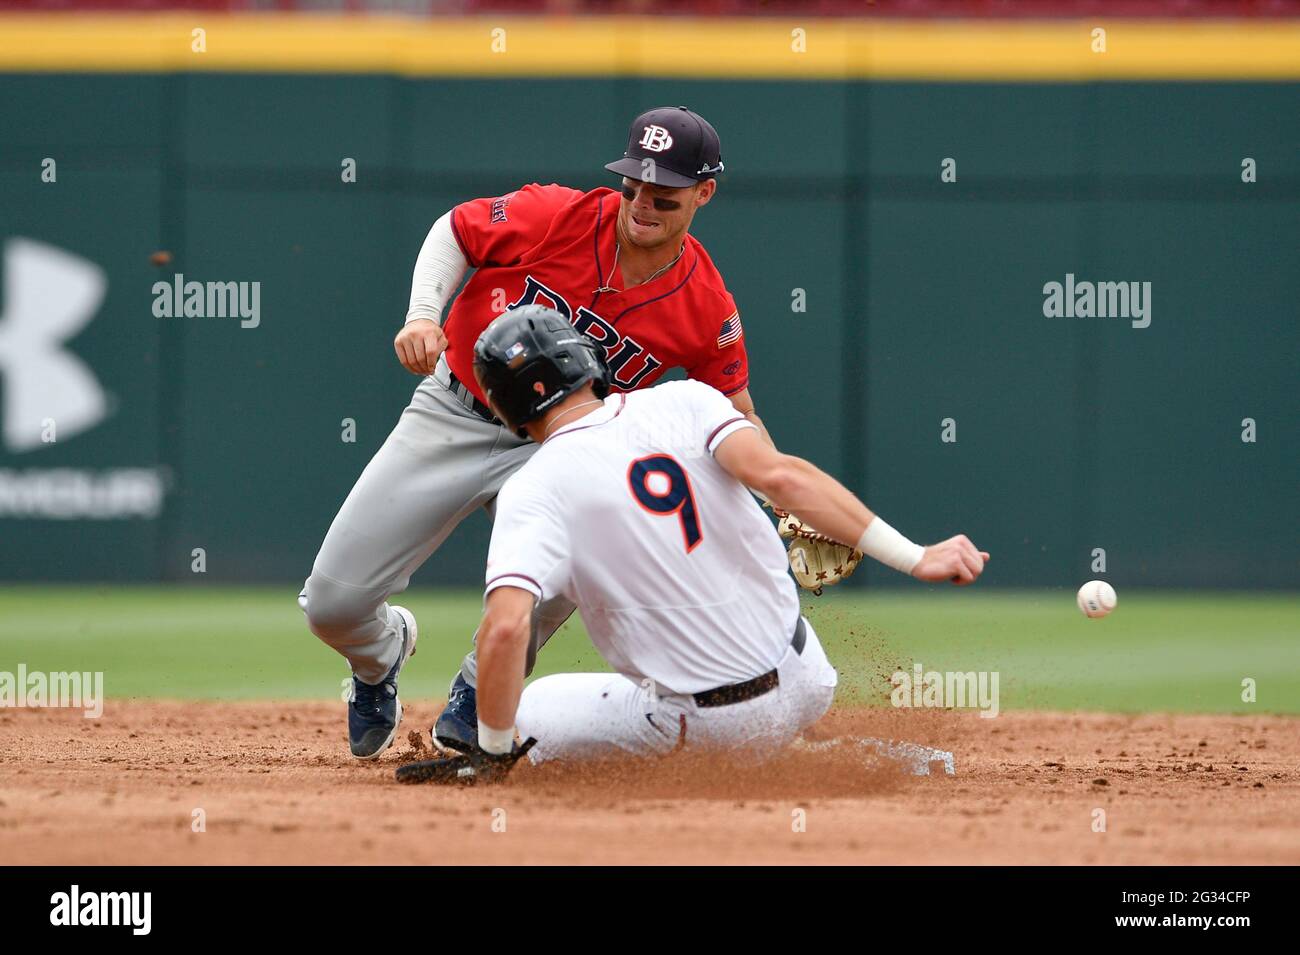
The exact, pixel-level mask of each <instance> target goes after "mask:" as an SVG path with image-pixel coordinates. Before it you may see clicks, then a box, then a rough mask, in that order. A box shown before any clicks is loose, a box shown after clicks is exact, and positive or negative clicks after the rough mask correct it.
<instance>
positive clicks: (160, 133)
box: [0, 72, 1300, 597]
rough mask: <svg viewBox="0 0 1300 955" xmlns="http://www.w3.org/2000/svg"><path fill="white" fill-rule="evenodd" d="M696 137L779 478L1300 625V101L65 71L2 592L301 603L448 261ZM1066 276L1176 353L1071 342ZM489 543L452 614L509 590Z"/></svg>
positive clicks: (1207, 92) (9, 195)
mask: <svg viewBox="0 0 1300 955" xmlns="http://www.w3.org/2000/svg"><path fill="white" fill-rule="evenodd" d="M664 103H671V104H676V103H684V104H688V105H690V106H691V107H692V108H694V109H696V110H698V111H700V112H701V113H703V114H704V115H705V116H707V117H709V118H710V119H711V120H712V122H713V123H714V124H715V125H716V126H717V128H718V130H719V132H720V133H721V136H722V139H723V156H724V159H725V161H726V164H727V173H726V175H725V177H724V179H723V181H722V183H721V188H720V190H719V193H718V196H717V199H716V201H714V202H713V203H712V204H710V205H709V206H708V207H707V208H706V209H705V210H703V211H702V212H701V213H700V214H699V216H698V217H697V219H696V227H695V232H696V234H697V235H698V236H699V238H700V239H701V240H702V241H703V242H704V244H705V245H706V247H707V248H708V249H709V251H710V253H711V254H712V256H713V258H714V260H715V261H716V263H717V264H718V266H719V268H720V269H721V270H722V272H723V274H724V275H725V276H726V277H727V279H728V283H729V285H730V287H731V289H732V291H733V293H734V295H735V297H736V299H737V301H738V303H739V305H740V312H741V316H742V319H743V323H744V328H745V335H746V342H747V344H748V348H749V353H750V358H751V363H752V392H753V395H754V397H755V399H756V401H757V404H758V408H759V411H760V413H761V414H762V415H763V416H764V419H765V420H766V422H767V424H768V427H769V429H770V430H771V433H772V435H773V437H774V438H775V440H776V441H777V443H778V444H779V445H780V446H781V447H783V448H784V449H787V450H789V451H791V452H794V453H797V454H800V455H805V456H807V457H809V458H810V459H812V460H813V461H815V462H817V463H818V464H820V465H822V466H823V467H824V468H826V469H827V470H829V471H831V472H832V473H834V474H836V475H837V476H838V477H840V478H841V479H843V480H844V482H845V483H846V484H848V485H849V486H850V487H852V488H853V489H855V490H856V491H858V492H860V493H862V494H863V495H864V496H865V497H866V499H867V501H868V502H869V503H870V504H871V505H872V506H873V507H875V508H876V509H878V510H879V511H880V512H881V513H882V514H884V515H885V516H886V518H887V519H888V520H889V521H890V522H891V523H893V524H894V525H895V526H897V527H899V528H900V529H903V530H905V531H906V532H907V533H908V534H909V535H911V536H913V537H914V538H917V539H920V540H931V539H936V538H939V537H941V536H947V535H948V534H951V533H954V532H957V531H964V532H966V533H968V534H969V535H970V536H971V537H972V538H974V539H975V540H976V542H977V543H979V544H980V546H981V547H983V548H985V549H987V550H990V551H992V552H993V554H994V560H993V562H992V564H991V565H990V567H989V570H988V573H987V574H986V577H985V578H984V580H983V581H981V586H1066V585H1068V586H1074V585H1077V583H1078V582H1081V581H1082V580H1084V579H1087V578H1088V577H1091V576H1106V577H1107V578H1108V579H1111V580H1112V581H1114V582H1115V583H1116V584H1117V585H1121V586H1122V585H1130V586H1131V585H1139V586H1146V585H1150V586H1169V585H1177V586H1180V587H1220V586H1222V587H1270V588H1285V587H1290V588H1294V587H1296V586H1297V585H1298V584H1300V552H1298V551H1297V547H1296V541H1297V527H1300V520H1298V517H1300V515H1298V513H1297V511H1298V510H1300V509H1298V507H1297V475H1298V474H1300V466H1298V465H1300V452H1298V451H1297V448H1298V447H1300V443H1298V442H1300V401H1298V400H1297V377H1298V376H1297V355H1298V354H1300V305H1298V303H1300V253H1298V249H1300V241H1298V239H1297V234H1298V230H1297V227H1298V226H1300V124H1297V123H1296V118H1297V116H1298V115H1300V86H1297V85H1296V84H1294V83H1253V82H1252V83H1245V82H1242V83H1230V82H1213V83H1211V82H1179V83H1165V82H1161V83H1146V82H1112V83H1097V84H1090V83H1059V84H1058V83H1051V84H1044V83H1028V82H1021V83H1014V84H992V83H982V82H961V83H940V82H901V81H897V82H895V81H875V80H853V81H847V82H836V81H831V80H818V81H802V82H800V81H794V80H787V79H781V80H746V81H731V80H720V79H709V80H698V79H686V78H681V79H658V80H657V79H651V78H645V77H640V76H624V77H619V78H615V79H600V78H568V79H560V80H555V79H549V80H548V79H532V78H511V79H491V78H446V77H428V78H401V77H396V76H376V75H366V74H361V75H282V74H274V75H258V74H203V73H188V74H168V73H162V74H154V73H151V74H147V75H146V74H140V75H126V74H112V73H108V74H100V75H78V74H67V73H53V72H52V73H40V74H26V73H10V74H3V75H0V241H3V243H4V256H3V264H2V266H0V270H2V271H3V276H2V278H3V283H4V284H3V305H2V307H3V310H4V311H3V318H0V379H3V391H2V392H0V415H2V416H3V441H2V442H0V580H8V581H14V580H23V581H31V580H140V581H148V580H187V581H188V580H194V579H195V569H196V567H199V566H201V567H202V571H203V573H204V574H205V575H206V576H205V577H204V578H203V579H206V580H213V581H217V580H220V581H248V582H253V581H284V582H285V583H286V586H287V588H288V590H290V591H292V592H294V593H296V590H293V588H294V586H295V585H296V583H297V582H298V581H300V580H301V578H303V577H305V576H306V574H307V573H308V572H309V570H310V567H311V561H312V558H313V556H314V554H315V550H316V547H317V546H318V544H319V542H320V540H321V538H322V537H323V535H324V533H325V530H326V528H327V527H328V525H329V522H330V520H331V518H332V516H333V514H334V512H335V510H336V509H337V507H338V505H339V504H340V503H341V502H342V500H343V498H344V496H345V495H346V494H347V491H348V489H349V488H350V487H351V485H352V483H353V481H354V480H355V479H356V477H357V475H358V474H359V473H360V472H361V470H362V468H363V467H364V466H365V464H366V462H367V460H369V457H370V456H371V454H373V452H374V451H375V450H376V449H377V448H378V447H379V445H380V444H381V442H382V441H383V439H384V437H385V435H386V434H387V433H388V431H389V429H390V428H391V427H392V425H393V423H394V422H395V420H396V418H397V416H398V414H399V413H400V411H401V409H402V407H403V406H404V405H405V403H406V401H407V400H408V398H409V395H410V393H411V391H412V390H413V389H414V387H415V384H416V381H415V379H414V378H413V377H412V376H411V375H410V374H408V373H407V372H405V371H404V370H402V369H401V367H400V366H399V365H398V364H397V362H396V360H395V358H394V355H393V350H392V346H391V339H392V336H393V334H394V333H395V332H396V330H397V328H398V327H399V326H400V324H401V321H402V318H403V315H404V313H405V308H406V299H407V296H408V293H409V287H410V286H409V283H410V271H411V266H412V263H413V261H414V258H415V254H416V252H417V250H418V248H419V246H420V243H421V241H422V239H423V237H424V234H425V232H426V231H427V229H428V227H429V225H430V224H431V223H432V221H433V220H434V219H435V218H437V216H439V215H440V214H441V213H442V212H444V211H445V210H446V209H447V208H448V207H450V206H451V205H452V204H454V203H456V202H458V201H461V200H463V199H466V198H470V197H474V196H482V195H495V194H500V193H504V192H507V191H510V190H512V189H514V188H516V187H517V186H519V185H520V184H522V183H524V182H528V181H532V180H539V181H543V182H547V181H552V180H554V181H559V182H562V183H566V184H569V185H573V186H576V187H583V188H587V187H593V186H596V185H601V184H608V183H610V182H611V181H612V177H609V176H608V174H606V173H605V172H604V171H603V169H602V168H601V167H602V164H603V163H604V162H607V161H609V160H610V159H612V158H615V157H616V156H617V154H618V153H619V152H620V151H621V148H622V143H623V137H624V136H625V132H626V123H627V121H628V119H629V118H630V117H631V116H633V115H634V114H635V113H637V112H638V111H640V110H641V109H643V108H645V107H647V106H649V105H658V104H664ZM48 159H52V160H53V161H54V165H53V167H52V170H53V181H47V180H49V179H50V178H51V177H50V175H49V171H50V169H51V167H50V166H49V164H48V163H46V162H45V160H48ZM348 159H351V160H355V163H356V181H355V182H345V181H343V176H342V174H341V172H342V166H343V163H344V161H345V160H348ZM945 160H952V162H949V163H945ZM1247 160H1249V162H1247ZM1243 163H1245V167H1243ZM945 169H947V170H949V175H948V176H947V177H946V178H948V179H953V176H952V173H953V172H955V180H954V181H945V176H944V172H945ZM1244 169H1245V170H1246V172H1247V175H1246V178H1248V179H1249V178H1252V176H1251V170H1253V179H1254V181H1243V170H1244ZM157 252H166V253H168V254H169V259H168V256H154V253H157ZM151 257H152V258H151ZM164 259H168V260H167V261H163V260H164ZM177 273H180V274H183V276H184V277H185V279H186V280H198V281H203V282H247V283H253V282H256V283H258V295H259V296H260V298H259V305H260V311H259V316H258V320H257V324H256V327H244V326H245V325H248V324H249V323H248V322H242V323H241V321H240V319H239V318H238V317H234V318H208V317H205V318H186V317H171V318H166V317H158V316H157V315H155V298H156V296H155V292H154V285H155V283H157V282H159V281H163V282H171V281H172V280H173V278H174V276H175V275H176V274H177ZM1067 276H1073V280H1072V281H1073V282H1074V283H1075V286H1076V291H1077V289H1078V288H1080V287H1081V283H1084V282H1091V283H1138V285H1137V289H1138V290H1146V289H1149V292H1148V291H1143V292H1142V293H1141V294H1142V302H1143V308H1144V309H1145V315H1144V316H1135V315H1132V314H1126V315H1125V316H1123V317H1105V318H1103V317H1096V316H1091V317H1088V316H1084V317H1080V316H1076V317H1066V316H1065V315H1059V316H1048V315H1045V314H1044V310H1045V300H1046V298H1047V296H1046V295H1045V293H1044V286H1045V285H1047V284H1048V283H1051V282H1058V283H1061V284H1062V286H1065V285H1066V284H1067V282H1069V281H1071V280H1070V279H1067ZM1145 283H1149V285H1146V284H1145ZM1124 288H1125V289H1126V290H1127V289H1128V288H1129V286H1128V285H1125V287H1124ZM1117 289H1118V287H1117V286H1111V287H1110V291H1109V294H1110V295H1111V296H1112V299H1111V301H1112V303H1113V304H1115V305H1116V307H1117V308H1118V307H1119V306H1120V305H1121V304H1122V303H1121V302H1120V300H1119V297H1118V296H1119V292H1118V290H1117ZM1103 294H1106V293H1103ZM1071 304H1072V305H1073V304H1074V300H1072V302H1071ZM1128 305H1129V312H1130V313H1132V312H1134V311H1135V309H1136V305H1137V300H1136V299H1135V300H1133V301H1130V302H1129V303H1128ZM344 419H350V420H351V421H352V422H354V426H355V440H354V441H346V440H344V437H345V436H346V435H345V431H346V429H347V426H346V425H345V423H344ZM1246 419H1250V421H1249V422H1247V423H1246V424H1243V421H1245V420H1246ZM48 422H52V423H53V427H52V428H51V427H50V426H49V424H48ZM1243 435H1245V437H1246V438H1248V439H1249V438H1253V440H1243ZM50 438H52V439H53V440H49V439H50ZM945 438H947V439H948V440H945ZM954 438H955V440H953V439H954ZM488 531H489V525H488V522H487V520H486V518H485V517H484V516H477V517H474V518H471V519H470V520H469V521H467V522H466V524H465V526H464V527H463V528H462V532H461V533H459V534H457V535H456V536H455V537H453V539H452V540H451V541H450V542H449V543H448V544H447V545H446V546H445V548H444V549H443V550H442V551H441V552H440V553H439V554H437V555H435V557H434V558H433V559H432V560H431V561H430V562H429V564H428V566H427V567H426V568H425V569H424V570H423V571H422V572H421V573H420V574H419V575H417V577H416V582H417V583H442V582H445V583H449V584H458V585H465V584H472V583H473V582H474V581H476V580H478V579H481V576H482V575H481V570H480V568H481V564H482V557H483V553H484V548H485V545H486V540H487V534H488ZM1094 548H1102V549H1104V550H1105V560H1106V572H1105V573H1104V574H1099V573H1094V572H1093V570H1092V564H1093V561H1094V559H1095V558H1094V556H1093V550H1094ZM196 549H201V555H196V553H195V552H196ZM891 574H892V572H889V571H884V570H877V569H874V568H873V569H872V570H870V571H869V572H866V573H859V574H858V575H857V577H856V578H855V581H854V585H861V584H862V583H879V584H882V585H883V584H893V583H897V582H898V580H897V579H895V578H896V575H894V576H891ZM291 596H292V593H290V597H291Z"/></svg>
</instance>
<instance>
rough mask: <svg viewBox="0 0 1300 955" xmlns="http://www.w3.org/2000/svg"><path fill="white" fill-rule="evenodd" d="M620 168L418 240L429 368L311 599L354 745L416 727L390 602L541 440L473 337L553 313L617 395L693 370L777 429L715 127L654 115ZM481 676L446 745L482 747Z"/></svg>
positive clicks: (344, 511) (409, 324)
mask: <svg viewBox="0 0 1300 955" xmlns="http://www.w3.org/2000/svg"><path fill="white" fill-rule="evenodd" d="M605 168H606V169H608V170H610V171H611V172H614V173H616V174H618V175H620V176H621V177H622V184H621V188H620V189H607V188H599V189H594V190H592V191H590V192H585V193H584V192H580V191H578V190H576V189H569V188H566V187H564V186H560V185H555V184H551V185H538V184H531V185H527V186H524V187H523V188H521V189H519V190H517V191H515V192H512V193H508V194H506V195H503V196H499V197H496V198H486V199H475V200H472V201H470V202H466V203H463V204H461V205H459V206H456V207H455V208H454V209H452V210H451V211H450V212H448V213H447V214H445V215H443V216H442V217H441V218H440V219H438V221H437V222H436V223H435V224H434V226H433V228H432V229H431V230H430V231H429V235H428V238H427V239H426V240H425V242H424V246H423V247H422V249H421V250H420V254H419V256H418V258H417V260H416V267H415V274H414V276H413V280H412V291H411V305H410V310H409V311H408V313H407V320H406V324H405V326H404V327H403V329H402V330H401V332H399V333H398V335H397V338H396V340H395V342H394V347H395V349H396V351H397V356H398V358H399V359H400V360H401V362H402V364H403V365H404V366H405V367H406V368H407V369H409V370H410V371H412V372H415V373H416V374H419V375H423V376H426V377H425V378H424V380H423V381H422V382H421V383H420V385H419V387H418V388H417V389H416V391H415V395H414V397H413V398H412V401H411V403H410V405H409V406H408V407H407V408H406V410H405V411H404V412H403V413H402V416H401V418H400V419H399V420H398V423H397V426H396V427H395V428H394V429H393V432H392V433H391V434H390V435H389V437H388V440H387V441H385V443H384V445H383V446H382V447H381V448H380V449H379V451H378V452H377V453H376V454H375V457H374V458H373V459H372V460H371V461H370V463H369V464H368V465H367V467H366V469H365V471H364V472H362V475H361V477H360V478H359V479H358V480H357V483H356V485H355V486H354V487H353V489H352V491H351V493H350V494H349V495H348V498H347V500H346V501H344V503H343V506H342V507H341V508H340V510H339V513H338V515H337V516H336V517H335V519H334V522H333V524H331V526H330V529H329V532H328V534H327V535H326V537H325V541H324V543H323V544H322V545H321V549H320V552H319V553H318V554H317V556H316V560H315V563H314V564H313V566H312V572H311V576H310V577H308V579H307V582H306V585H305V586H304V588H303V591H302V593H301V594H300V595H299V604H300V606H301V607H302V609H303V611H304V613H305V614H306V616H307V621H308V625H309V626H310V628H311V630H312V632H313V633H314V634H316V636H318V637H319V638H320V639H321V640H323V641H324V642H325V643H327V644H329V645H330V646H332V647H333V648H334V649H335V650H337V651H338V652H339V653H341V654H342V655H343V656H344V657H345V658H346V659H347V660H348V663H349V664H350V665H351V667H352V674H353V678H352V685H351V691H350V696H351V699H350V701H349V706H348V736H349V745H350V748H351V751H352V754H353V755H354V756H357V757H359V758H363V759H369V758H374V757H377V756H378V755H379V754H380V753H382V752H383V751H384V750H385V749H386V748H387V747H388V746H389V745H390V744H391V743H392V740H393V738H394V737H395V735H396V733H397V726H398V724H399V723H400V721H401V715H402V710H401V704H400V702H399V701H398V697H397V678H398V674H399V672H400V671H401V669H402V666H403V665H404V664H405V663H406V661H407V659H409V658H410V656H411V655H412V654H413V653H414V651H415V643H416V637H417V625H416V621H415V617H414V615H413V614H411V612H410V611H409V610H407V609H406V608H404V607H400V606H396V605H392V604H389V603H388V600H389V598H390V597H391V596H392V595H393V594H398V593H401V592H402V591H403V590H405V589H406V587H407V585H408V583H409V582H410V576H411V574H412V573H413V572H414V571H415V570H416V569H417V568H418V567H419V566H420V565H421V564H422V563H424V561H425V560H426V559H427V558H428V557H429V555H430V554H432V553H433V551H434V550H436V549H437V548H438V546H439V545H441V543H442V542H443V541H444V540H445V539H446V538H447V536H448V535H449V534H450V533H451V532H452V531H453V530H454V529H455V528H456V526H457V525H458V524H459V523H460V522H461V520H463V519H464V518H465V517H467V516H468V515H469V514H470V513H472V512H473V511H474V510H475V509H476V508H478V507H485V508H487V509H488V511H489V513H491V511H492V507H493V502H494V500H495V497H496V494H497V491H498V490H499V489H500V488H501V485H502V484H503V483H504V482H505V480H506V478H508V477H509V476H510V475H511V474H513V473H514V472H515V471H516V470H518V468H519V467H521V466H522V465H523V463H524V462H525V461H527V460H528V458H529V457H531V455H532V454H533V452H534V451H536V449H537V445H535V444H533V443H532V442H531V441H529V440H528V439H527V438H526V437H525V436H524V435H523V434H522V433H515V432H512V431H511V430H510V429H508V428H506V427H505V426H504V425H502V424H501V422H500V421H498V420H497V419H496V418H495V417H494V416H493V414H492V412H491V411H490V410H489V409H488V407H487V406H486V405H485V404H484V400H483V399H484V396H483V394H482V393H481V391H480V390H479V387H478V385H477V384H476V383H475V379H474V375H473V370H472V368H473V353H474V344H475V342H476V341H477V339H478V337H479V335H480V333H481V332H482V331H483V330H484V328H486V327H487V325H488V324H489V323H490V322H491V321H492V319H494V318H496V317H497V316H498V315H500V314H501V313H502V312H503V311H505V310H506V309H510V308H517V307H520V306H523V305H530V304H539V305H545V306H547V307H550V308H553V309H555V310H556V311H558V312H559V313H560V314H561V315H563V316H564V318H566V319H567V320H568V321H570V322H571V323H572V324H573V326H574V327H575V328H576V329H577V330H578V331H580V332H582V333H583V334H584V335H586V336H587V337H589V338H591V339H592V340H593V341H595V342H596V343H598V344H599V345H600V346H602V347H603V348H604V350H605V356H606V360H607V362H608V364H609V367H610V370H611V372H612V382H611V385H612V388H613V389H614V390H615V391H630V390H633V389H637V388H643V387H645V386H647V385H650V384H653V383H654V382H655V381H656V380H658V379H659V378H660V377H661V376H662V375H663V374H664V373H665V372H667V371H668V370H669V369H671V368H675V367H680V368H683V369H685V371H686V374H687V375H688V376H689V377H691V378H694V379H697V380H699V381H702V382H705V383H707V384H709V385H711V386H713V387H714V388H716V389H717V390H718V391H720V392H721V393H722V394H724V395H726V396H728V397H729V398H730V400H731V402H732V404H733V405H734V406H735V408H736V409H737V410H738V411H739V412H740V413H741V414H742V415H744V416H745V417H746V418H748V419H750V420H751V421H753V422H754V423H755V425H756V426H758V428H759V430H760V433H761V434H764V435H766V431H765V430H763V428H762V423H761V421H759V419H758V417H757V415H756V414H755V412H754V403H753V401H752V399H751V398H750V395H749V368H748V363H747V361H746V356H745V343H744V337H743V331H742V328H741V324H740V315H739V313H738V311H737V308H736V303H735V301H734V299H733V298H732V297H731V294H730V293H729V292H728V291H727V288H726V285H725V283H724V282H723V280H722V276H721V275H720V274H719V273H718V270H717V269H716V268H715V267H714V265H713V262H712V260H711V259H710V258H709V256H708V253H706V252H705V251H704V247H703V246H702V245H700V243H699V242H698V241H697V240H696V239H695V238H694V237H693V236H691V235H690V234H689V231H688V230H689V228H690V225H691V220H692V218H693V217H694V215H695V213H696V211H697V210H698V209H700V208H701V207H703V206H704V205H706V204H708V202H709V201H710V200H711V199H712V198H713V196H714V194H715V192H716V187H717V183H716V179H715V177H716V176H717V175H718V173H720V172H721V171H722V169H723V165H722V154H721V144H720V142H719V140H718V135H717V133H716V131H715V130H714V129H713V127H712V126H711V125H710V124H709V123H708V122H706V121H705V120H704V118H703V117H701V116H699V115H697V114H696V113H693V112H691V111H690V110H688V109H686V108H685V107H664V108H660V109H653V110H650V111H648V112H646V113H643V114H642V115H640V116H638V117H637V118H636V119H635V120H634V121H633V123H632V127H631V129H630V131H629V136H628V145H627V150H626V151H625V153H624V156H623V158H622V159H619V160H617V161H615V162H613V163H610V164H608V165H607V166H606V167H605ZM469 269H474V270H475V271H474V273H473V275H471V276H470V278H469V280H468V282H467V283H466V284H465V287H464V289H463V290H462V291H461V293H460V295H459V297H458V298H457V299H456V301H455V303H454V304H453V305H452V307H451V309H450V311H449V312H448V313H447V315H446V317H445V319H443V307H444V305H445V304H446V300H447V298H449V297H450V295H451V294H452V293H453V292H454V291H455V290H456V288H457V287H458V286H459V285H460V283H461V280H462V278H463V277H464V275H465V274H466V272H467V271H468V270H469ZM573 609H574V608H573V604H572V603H570V602H569V601H568V600H567V599H565V598H557V599H555V600H551V601H546V602H543V603H542V604H541V605H540V606H539V607H538V609H537V613H536V617H535V638H534V644H533V648H532V654H535V653H536V650H537V648H538V647H540V646H541V644H543V643H545V641H546V640H547V639H548V638H549V637H550V635H551V634H552V633H553V632H554V631H555V630H556V629H557V628H558V627H559V626H560V624H562V623H563V622H564V621H565V620H566V619H567V618H568V617H569V615H570V614H571V613H572V612H573ZM532 661H533V656H532V655H530V658H529V668H530V669H531V666H532ZM475 674H476V661H475V656H474V654H473V652H472V651H471V653H470V654H469V655H468V656H467V657H466V658H465V662H464V664H463V665H462V668H461V672H460V673H459V674H458V675H457V677H456V679H455V681H454V682H453V684H452V687H451V692H450V696H449V701H448V706H447V709H446V710H445V711H444V712H443V714H442V715H441V716H440V717H439V718H438V722H437V724H436V726H435V729H434V737H435V740H436V741H437V742H438V743H439V744H440V745H442V746H443V747H447V748H452V749H460V750H464V749H467V748H471V747H473V746H475V745H476V743H477V738H478V718H477V710H476V705H475V691H474V686H475V682H476V676H475Z"/></svg>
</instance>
